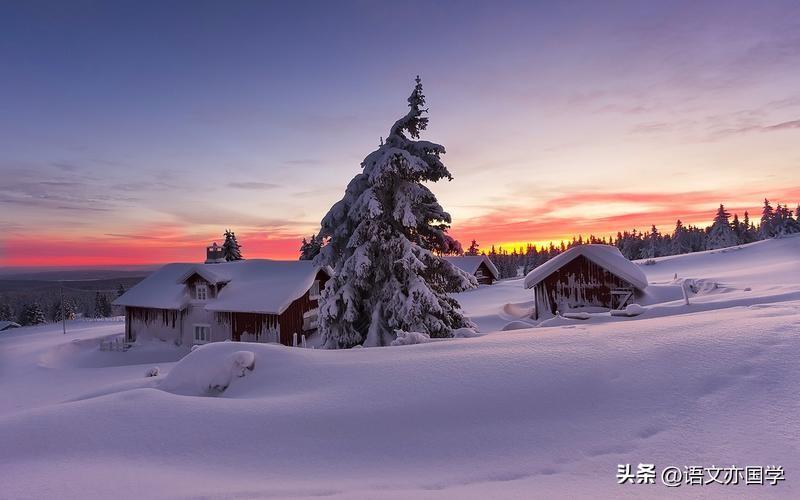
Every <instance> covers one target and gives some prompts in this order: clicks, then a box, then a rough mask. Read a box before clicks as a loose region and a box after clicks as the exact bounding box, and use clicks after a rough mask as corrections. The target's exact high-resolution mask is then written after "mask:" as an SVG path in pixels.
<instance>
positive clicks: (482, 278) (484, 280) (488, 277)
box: [475, 262, 494, 285]
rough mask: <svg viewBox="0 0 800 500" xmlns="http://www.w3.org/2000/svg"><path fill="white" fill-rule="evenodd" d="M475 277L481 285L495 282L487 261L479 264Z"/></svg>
mask: <svg viewBox="0 0 800 500" xmlns="http://www.w3.org/2000/svg"><path fill="white" fill-rule="evenodd" d="M475 278H476V279H477V280H478V284H480V285H491V284H492V283H494V275H492V272H491V271H490V270H489V266H487V265H486V263H485V262H481V265H479V266H478V270H477V271H475Z"/></svg>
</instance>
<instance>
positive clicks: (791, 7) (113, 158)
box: [0, 1, 800, 267]
mask: <svg viewBox="0 0 800 500" xmlns="http://www.w3.org/2000/svg"><path fill="white" fill-rule="evenodd" d="M734 3H736V2H734ZM408 5H409V8H408V9H402V10H400V9H397V8H393V7H392V6H391V5H389V4H381V3H377V2H376V3H367V4H363V3H357V2H353V3H348V2H343V3H337V4H336V5H333V4H329V3H319V4H317V5H315V11H316V14H317V15H315V16H313V19H310V18H309V17H308V16H306V12H305V11H306V9H307V7H304V6H298V5H291V4H259V3H255V4H246V5H238V6H236V8H233V7H231V6H226V5H221V4H203V5H202V6H198V5H193V8H191V9H189V8H185V7H184V6H182V5H180V2H170V3H153V4H147V5H142V6H135V7H134V6H127V5H114V4H102V5H93V6H92V8H83V7H80V6H76V5H68V4H63V5H59V4H54V5H52V6H50V7H49V8H39V7H37V6H36V5H27V4H25V3H20V4H17V5H6V6H3V7H2V12H0V14H2V15H0V33H2V35H0V37H2V39H0V42H2V41H8V42H9V43H7V44H3V43H0V53H2V55H3V56H4V66H5V67H6V68H7V69H8V71H7V74H8V75H10V77H8V78H4V79H2V80H0V91H2V92H3V95H7V96H13V97H14V98H13V99H7V101H6V102H4V104H3V106H2V109H3V115H4V118H5V119H4V120H2V121H0V152H2V153H0V174H2V179H4V186H3V189H2V190H0V234H2V237H1V238H0V267H57V266H83V265H111V266H113V265H134V264H160V263H165V262H173V261H199V260H202V258H203V251H204V247H205V245H207V244H209V243H210V242H211V241H214V240H216V241H220V237H221V234H222V232H223V231H224V230H225V229H226V228H231V229H233V230H234V231H235V232H236V234H237V236H238V237H239V239H240V241H241V243H242V245H243V251H244V254H245V257H250V258H259V257H261V258H281V259H287V258H296V257H297V255H298V248H299V244H300V240H301V238H302V237H303V236H308V235H310V234H311V233H313V232H315V231H316V230H317V228H318V226H319V221H320V219H321V218H322V217H323V215H324V214H325V213H326V212H327V210H328V208H329V207H330V206H331V205H332V204H333V203H334V202H336V201H338V200H339V199H340V198H341V196H342V193H343V192H344V189H345V186H346V185H347V183H348V182H349V181H350V179H351V178H352V177H353V175H355V174H356V173H357V172H358V170H359V164H360V162H361V160H362V159H363V158H364V157H365V156H366V155H367V154H368V153H369V152H370V151H372V150H374V149H375V147H376V146H377V144H378V142H379V140H380V138H381V137H382V136H383V137H385V136H386V131H387V130H388V129H389V127H390V126H391V124H392V123H393V122H394V121H395V120H396V119H397V118H399V117H400V116H401V115H402V114H403V113H405V111H406V97H407V96H408V94H409V92H410V91H411V87H412V79H413V77H414V76H415V75H417V74H419V75H421V76H422V81H423V85H424V89H425V94H426V96H427V98H428V105H429V108H430V125H429V127H428V130H426V131H425V132H424V133H423V137H422V138H423V139H425V140H430V141H433V142H437V143H440V144H443V145H444V146H445V147H446V148H447V151H448V153H447V154H446V155H445V156H444V162H445V164H446V165H447V166H448V168H449V169H450V171H451V173H452V174H453V177H454V179H453V181H452V182H446V181H444V182H439V183H436V184H434V185H432V186H430V187H431V189H432V190H433V192H434V193H435V194H436V195H437V197H438V199H439V201H440V203H441V204H442V206H443V207H444V208H445V210H447V211H448V212H449V213H450V214H451V215H452V218H453V224H452V229H451V234H452V235H453V236H454V237H455V238H457V239H458V240H460V241H461V243H462V245H463V246H464V247H465V248H466V247H467V246H468V245H469V242H470V240H472V239H476V240H477V241H478V242H479V243H480V245H481V248H483V249H487V250H488V248H491V246H492V245H493V244H494V245H495V246H497V247H499V246H501V245H502V246H503V247H504V248H506V247H507V246H508V245H510V244H511V243H513V244H515V245H522V246H525V245H527V242H529V241H530V242H539V243H542V244H547V243H549V242H550V241H561V240H570V239H571V238H572V237H573V236H578V235H582V236H584V237H586V236H588V235H590V234H594V235H595V236H604V235H605V236H609V235H615V234H616V232H617V231H625V230H631V229H634V228H636V229H637V230H647V229H649V227H650V225H651V224H655V225H656V226H657V227H658V228H659V229H660V230H661V231H662V232H664V233H668V232H671V231H672V229H673V227H674V224H675V220H676V219H679V218H680V219H681V220H683V221H684V222H685V223H687V224H691V223H696V224H699V225H705V224H707V223H708V222H710V220H711V219H712V218H713V216H714V211H715V210H716V208H717V206H718V205H719V204H720V203H723V204H725V206H726V207H727V208H728V209H729V211H730V212H731V213H735V212H738V213H739V215H740V217H741V216H742V215H743V212H744V210H745V209H749V210H750V215H751V219H752V220H754V221H757V220H758V218H759V217H760V205H761V202H762V200H763V198H764V197H768V198H770V200H771V201H772V203H773V206H774V205H776V204H777V203H781V204H788V206H789V208H791V209H794V208H795V207H796V205H797V203H798V202H800V176H798V175H797V174H796V172H798V167H799V166H800V151H799V150H798V147H797V144H798V143H800V141H799V140H798V139H800V137H798V136H799V135H800V90H798V87H797V81H800V39H798V38H797V36H796V22H797V21H798V20H800V6H798V5H797V4H796V3H793V2H785V3H784V2H780V1H776V2H770V3H769V4H768V5H758V6H755V5H753V4H751V3H747V2H743V3H741V4H737V5H736V6H735V7H734V8H732V7H731V2H727V1H725V2H723V1H718V2H703V3H702V4H698V3H697V2H690V1H677V2H670V4H669V5H665V4H652V3H651V4H642V3H641V2H634V1H630V2H625V1H623V2H617V3H614V4H613V5H611V6H609V5H603V4H601V3H597V2H576V3H572V4H567V5H564V4H560V3H552V4H547V3H542V4H535V5H534V4H531V3H529V2H519V3H516V2H510V3H508V4H507V8H506V9H497V8H496V7H494V6H492V5H490V4H486V3H475V4H474V5H470V7H469V8H463V5H464V4H463V2H459V3H455V2H452V3H450V2H447V1H445V2H441V3H437V4H436V5H430V4H429V3H428V2H420V3H418V4H415V3H414V2H411V3H409V4H408ZM454 7H457V8H454ZM419 9H425V11H426V19H427V21H428V23H429V24H430V25H435V26H437V29H436V30H429V29H427V27H426V26H422V25H420V23H418V22H416V21H417V16H416V14H415V13H417V12H418V11H419ZM174 19H180V20H181V22H176V23H172V22H167V21H165V20H174ZM143 25H147V26H150V27H151V29H150V31H148V33H149V34H148V36H144V35H143V34H142V33H143V32H142V30H141V26H143ZM77 33H79V34H80V36H76V34H77ZM393 40H405V43H404V44H403V48H402V50H396V51H394V50H393V51H389V52H391V54H387V47H388V46H391V43H390V42H391V41H393ZM387 43H389V45H387ZM6 47H13V48H14V49H13V50H7V49H6ZM423 54H424V57H422V55H423ZM31 61H36V62H37V63H38V64H31ZM131 61H135V62H136V64H131ZM516 248H519V247H518V246H517V247H516ZM509 249H510V248H509Z"/></svg>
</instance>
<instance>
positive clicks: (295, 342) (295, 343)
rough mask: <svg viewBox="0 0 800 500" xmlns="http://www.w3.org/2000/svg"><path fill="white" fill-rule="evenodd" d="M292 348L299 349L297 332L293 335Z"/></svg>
mask: <svg viewBox="0 0 800 500" xmlns="http://www.w3.org/2000/svg"><path fill="white" fill-rule="evenodd" d="M292 347H297V332H294V333H293V334H292Z"/></svg>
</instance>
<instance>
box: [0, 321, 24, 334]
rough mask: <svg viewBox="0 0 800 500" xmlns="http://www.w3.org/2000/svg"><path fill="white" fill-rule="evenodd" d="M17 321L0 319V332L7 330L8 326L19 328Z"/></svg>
mask: <svg viewBox="0 0 800 500" xmlns="http://www.w3.org/2000/svg"><path fill="white" fill-rule="evenodd" d="M19 327H20V325H19V323H14V322H13V321H0V332H2V331H3V330H8V329H9V328H19Z"/></svg>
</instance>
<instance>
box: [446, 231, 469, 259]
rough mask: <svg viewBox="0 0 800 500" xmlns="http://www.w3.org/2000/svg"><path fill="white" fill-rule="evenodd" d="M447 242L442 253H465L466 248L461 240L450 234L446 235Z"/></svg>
mask: <svg viewBox="0 0 800 500" xmlns="http://www.w3.org/2000/svg"><path fill="white" fill-rule="evenodd" d="M444 239H445V243H444V246H443V250H442V251H441V255H464V248H463V247H462V246H461V242H460V241H458V240H457V239H455V238H453V237H452V236H450V235H449V234H445V235H444Z"/></svg>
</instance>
